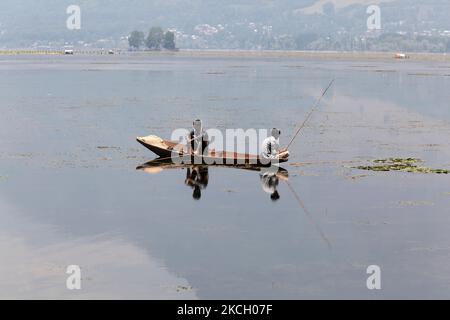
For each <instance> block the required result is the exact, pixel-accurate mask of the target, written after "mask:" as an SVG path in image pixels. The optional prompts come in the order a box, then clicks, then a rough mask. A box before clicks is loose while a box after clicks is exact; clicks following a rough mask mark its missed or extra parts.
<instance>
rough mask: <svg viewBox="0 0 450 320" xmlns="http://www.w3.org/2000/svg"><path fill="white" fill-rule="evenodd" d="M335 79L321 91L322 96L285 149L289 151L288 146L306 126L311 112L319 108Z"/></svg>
mask: <svg viewBox="0 0 450 320" xmlns="http://www.w3.org/2000/svg"><path fill="white" fill-rule="evenodd" d="M334 80H335V79H333V80H331V82H330V84H329V85H328V87H327V88H326V89H325V91H323V93H322V95H321V96H320V98H319V99H318V100H317V102H316V104H315V105H314V107H312V108H311V110H310V111H309V113H308V115H307V116H306V118H305V120H304V121H303V123H302V124H301V125H300V127H299V128H298V130H297V131H296V132H295V134H294V136H293V137H292V139H291V141H290V142H289V144H288V145H287V147H286V149H289V147H290V145H291V144H292V142H294V140H295V138H296V137H297V135H298V134H299V132H300V130H302V129H303V127H304V126H305V125H306V123H307V122H308V120H309V118H310V117H311V115H312V114H313V112H314V111H315V110H316V108H317V107H318V106H319V103H320V101H321V100H322V98H323V97H324V96H325V94H326V93H327V91H328V89H330V87H331V86H332V85H333V82H334Z"/></svg>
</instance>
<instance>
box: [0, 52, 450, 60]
mask: <svg viewBox="0 0 450 320" xmlns="http://www.w3.org/2000/svg"><path fill="white" fill-rule="evenodd" d="M110 50H111V51H113V53H110V52H109V51H110ZM73 52H74V54H73V55H75V56H76V55H79V56H89V55H107V56H114V55H129V56H133V55H138V56H142V55H153V56H157V55H164V56H167V55H169V56H180V57H183V56H189V57H241V58H253V57H260V58H261V57H262V58H265V57H266V58H311V59H331V60H355V59H360V60H393V59H395V60H414V61H450V55H448V54H446V53H418V52H402V53H404V54H406V55H407V56H408V59H396V58H395V55H396V54H397V53H398V52H359V51H357V52H344V51H281V50H261V51H259V50H258V51H257V50H219V49H214V50H204V49H201V50H196V49H182V50H179V51H128V50H119V49H107V50H102V49H93V50H77V49H73ZM15 55H66V54H65V52H64V50H35V49H2V50H0V56H15Z"/></svg>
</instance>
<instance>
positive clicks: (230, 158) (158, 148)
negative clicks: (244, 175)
mask: <svg viewBox="0 0 450 320" xmlns="http://www.w3.org/2000/svg"><path fill="white" fill-rule="evenodd" d="M136 140H137V141H138V142H139V143H140V144H142V145H143V146H144V147H146V148H147V149H149V150H151V151H152V152H154V153H155V154H157V155H158V156H160V157H161V158H168V159H170V158H172V159H173V160H177V162H184V163H191V164H209V165H211V164H212V165H228V166H230V165H232V166H236V165H247V166H259V167H268V166H271V165H274V164H277V163H281V162H286V161H288V159H279V160H276V161H273V162H268V161H267V160H266V159H264V158H261V157H259V156H257V155H253V154H248V153H237V152H229V151H215V150H211V151H209V152H208V155H207V156H205V155H201V156H197V155H196V156H194V155H191V154H185V153H183V147H184V146H183V145H180V144H178V143H177V142H174V141H168V140H163V139H161V138H160V137H158V136H155V135H150V136H146V137H137V138H136Z"/></svg>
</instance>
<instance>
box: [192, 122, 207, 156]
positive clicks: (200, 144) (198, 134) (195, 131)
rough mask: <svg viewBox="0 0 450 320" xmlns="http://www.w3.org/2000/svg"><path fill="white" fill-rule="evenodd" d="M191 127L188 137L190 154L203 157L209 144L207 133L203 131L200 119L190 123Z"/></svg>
mask: <svg viewBox="0 0 450 320" xmlns="http://www.w3.org/2000/svg"><path fill="white" fill-rule="evenodd" d="M192 127H193V128H192V130H191V132H190V133H189V136H188V142H190V147H191V152H192V153H193V154H195V155H203V153H204V152H205V149H206V148H207V147H208V144H209V138H208V133H206V131H205V130H203V128H202V121H201V120H200V119H197V120H195V121H194V122H193V123H192Z"/></svg>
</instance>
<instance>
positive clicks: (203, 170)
mask: <svg viewBox="0 0 450 320" xmlns="http://www.w3.org/2000/svg"><path fill="white" fill-rule="evenodd" d="M208 180H209V175H208V167H207V166H192V167H188V168H187V169H186V179H185V180H184V183H185V184H186V185H187V186H190V187H191V188H192V189H194V191H193V193H192V198H194V199H195V200H200V198H201V196H202V191H201V190H202V189H206V187H207V186H208Z"/></svg>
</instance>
